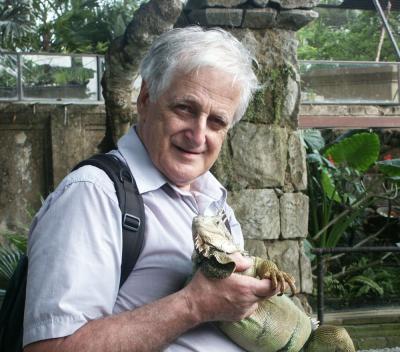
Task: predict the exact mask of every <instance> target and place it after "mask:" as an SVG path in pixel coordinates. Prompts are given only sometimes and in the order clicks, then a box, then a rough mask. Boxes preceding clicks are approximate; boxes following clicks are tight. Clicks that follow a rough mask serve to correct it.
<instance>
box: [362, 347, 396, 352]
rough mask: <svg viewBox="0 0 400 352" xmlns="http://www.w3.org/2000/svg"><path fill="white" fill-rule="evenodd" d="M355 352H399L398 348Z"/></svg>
mask: <svg viewBox="0 0 400 352" xmlns="http://www.w3.org/2000/svg"><path fill="white" fill-rule="evenodd" d="M357 352H400V347H393V348H381V349H376V350H358V351H357Z"/></svg>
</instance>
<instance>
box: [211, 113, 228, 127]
mask: <svg viewBox="0 0 400 352" xmlns="http://www.w3.org/2000/svg"><path fill="white" fill-rule="evenodd" d="M209 122H210V124H211V125H212V126H214V128H216V129H222V128H225V127H227V126H228V123H227V122H226V121H225V119H223V118H222V117H217V116H215V117H214V116H211V117H210V118H209Z"/></svg>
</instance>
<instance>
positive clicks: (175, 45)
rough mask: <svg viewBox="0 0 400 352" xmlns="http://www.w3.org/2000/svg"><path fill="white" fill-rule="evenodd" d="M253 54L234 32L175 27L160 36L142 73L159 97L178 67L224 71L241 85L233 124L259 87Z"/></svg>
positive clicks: (152, 96) (154, 96) (153, 96)
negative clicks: (208, 68)
mask: <svg viewBox="0 0 400 352" xmlns="http://www.w3.org/2000/svg"><path fill="white" fill-rule="evenodd" d="M253 62H255V59H254V57H253V56H252V54H251V53H250V52H249V50H247V49H246V48H245V47H244V46H243V45H242V44H241V43H240V42H239V41H238V40H237V39H236V38H235V37H234V36H233V35H232V34H230V33H228V32H226V31H224V30H222V29H220V28H212V29H203V28H201V27H197V26H193V27H185V28H175V29H172V30H170V31H168V32H165V33H163V34H162V35H161V36H159V37H158V38H157V39H156V40H155V41H154V43H153V44H152V46H151V47H150V49H149V51H148V53H147V54H146V56H145V57H144V58H143V60H142V62H141V65H140V69H139V70H140V75H141V76H142V79H143V80H144V81H145V82H146V84H147V87H148V89H149V95H150V100H151V101H155V100H157V99H158V98H159V97H160V96H161V95H162V93H163V92H164V91H165V89H167V88H168V86H169V84H171V81H172V79H173V77H174V74H176V72H177V71H179V72H183V73H189V72H192V71H194V70H197V69H199V68H202V67H210V68H215V69H219V70H222V71H224V72H225V73H228V74H230V75H231V76H232V82H233V84H236V83H238V84H239V86H240V88H241V96H240V102H239V106H238V108H237V110H236V112H235V115H234V117H233V124H235V123H236V122H238V121H239V120H240V119H241V118H242V117H243V115H244V113H245V111H246V109H247V106H248V104H249V102H250V99H251V97H252V95H253V93H254V92H255V91H256V90H257V89H258V87H259V85H258V81H257V77H256V75H255V74H254V71H253V69H252V64H253Z"/></svg>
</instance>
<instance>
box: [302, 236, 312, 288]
mask: <svg viewBox="0 0 400 352" xmlns="http://www.w3.org/2000/svg"><path fill="white" fill-rule="evenodd" d="M299 248H300V250H299V258H300V260H299V263H300V271H299V272H300V287H299V288H300V290H301V292H303V293H310V294H311V293H312V292H313V280H312V268H311V261H310V259H309V258H308V257H307V255H306V253H305V252H304V245H303V241H300V242H299Z"/></svg>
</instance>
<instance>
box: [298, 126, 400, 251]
mask: <svg viewBox="0 0 400 352" xmlns="http://www.w3.org/2000/svg"><path fill="white" fill-rule="evenodd" d="M303 136H304V140H305V143H306V145H307V146H308V154H307V165H308V179H309V187H308V196H309V198H310V224H309V234H310V238H309V241H310V244H311V245H313V246H315V247H328V248H329V247H335V246H337V245H338V244H339V243H342V244H343V243H345V241H346V238H349V237H350V236H349V233H351V231H352V226H356V225H357V221H358V219H360V218H362V217H363V216H364V214H365V212H366V209H367V208H368V207H369V206H370V205H371V204H373V202H374V201H376V199H378V198H382V197H385V196H390V195H391V194H390V192H391V191H390V190H389V191H388V194H377V193H376V192H375V191H374V185H370V186H368V187H367V186H365V183H364V177H365V175H366V173H367V171H371V170H372V169H373V167H374V166H375V165H377V166H378V167H379V169H378V170H380V173H378V174H377V173H376V172H375V171H374V172H375V175H376V176H377V182H378V183H380V184H383V183H387V182H389V183H390V182H393V178H396V177H399V176H400V165H399V160H384V161H379V162H378V156H379V151H380V142H379V137H378V136H377V135H376V134H375V133H366V132H358V133H355V134H348V135H345V136H343V137H342V138H338V139H337V140H336V141H334V142H333V143H332V144H331V145H329V146H325V143H324V141H322V139H323V138H322V136H321V134H320V132H319V131H315V130H312V131H305V132H304V134H303ZM318 139H320V140H318ZM318 148H319V149H318ZM343 241H344V242H343Z"/></svg>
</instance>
